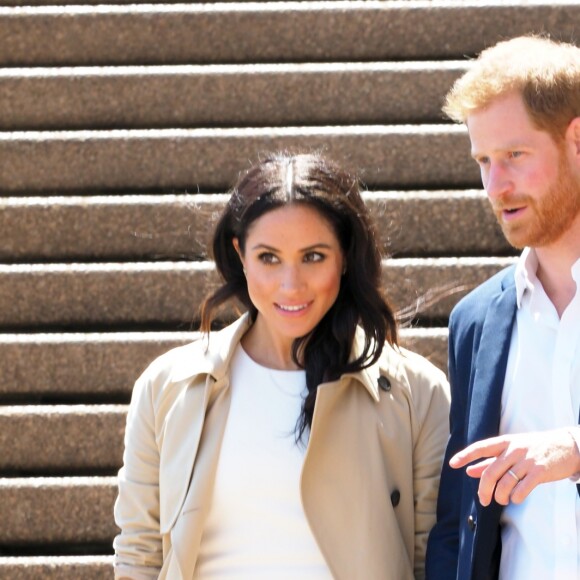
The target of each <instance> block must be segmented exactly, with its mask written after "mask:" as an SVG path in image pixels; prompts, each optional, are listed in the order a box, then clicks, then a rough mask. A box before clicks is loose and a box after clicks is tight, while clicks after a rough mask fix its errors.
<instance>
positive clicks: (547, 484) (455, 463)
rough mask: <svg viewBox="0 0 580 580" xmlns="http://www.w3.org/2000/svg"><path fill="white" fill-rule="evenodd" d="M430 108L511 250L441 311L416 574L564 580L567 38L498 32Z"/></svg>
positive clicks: (568, 473) (575, 89)
mask: <svg viewBox="0 0 580 580" xmlns="http://www.w3.org/2000/svg"><path fill="white" fill-rule="evenodd" d="M444 110H445V112H446V113H447V114H448V115H449V116H450V117H451V118H452V119H454V120H456V121H460V122H464V123H465V124H466V125H467V129H468V132H469V137H470V141H471V154H472V156H473V158H474V159H475V161H476V162H477V163H478V164H479V166H480V169H481V177H482V181H483V185H484V187H485V190H486V192H487V195H488V197H489V200H490V202H491V205H492V208H493V211H494V213H495V215H496V217H497V220H498V221H499V224H500V226H501V228H502V230H503V233H504V235H505V236H506V238H507V240H508V241H509V242H510V244H512V245H513V246H515V247H516V248H523V252H522V254H521V257H520V258H519V260H518V263H517V265H516V266H515V267H511V268H508V269H507V270H504V271H503V272H500V273H499V274H497V275H496V276H494V277H493V278H491V279H490V280H488V281H487V282H486V283H484V284H483V285H482V286H480V287H479V288H477V289H475V290H474V291H473V292H472V293H471V294H469V295H468V296H467V297H466V298H464V299H463V300H462V301H461V302H460V303H459V304H458V305H457V306H456V308H455V309H454V311H453V312H452V314H451V319H450V328H449V378H450V382H451V389H452V405H451V417H450V423H451V436H450V440H449V443H448V448H447V452H446V456H445V460H444V467H443V473H442V479H441V488H440V492H439V503H438V514H437V517H438V521H437V524H436V526H435V527H434V529H433V530H432V532H431V535H430V538H429V546H428V550H427V578H429V579H430V580H439V579H441V580H453V579H455V578H457V579H460V580H466V579H473V580H478V579H491V578H500V580H520V579H525V580H534V579H538V580H539V579H541V580H546V579H557V580H567V579H574V580H576V579H578V578H580V564H579V558H580V498H579V493H580V491H578V490H577V486H576V481H578V479H579V478H580V451H579V447H578V444H579V443H580V427H579V426H578V422H579V412H580V48H578V47H575V46H573V45H569V44H564V43H556V42H553V41H550V40H548V39H542V38H535V37H520V38H516V39H512V40H509V41H506V42H501V43H499V44H497V45H496V46H494V47H492V48H490V49H487V50H485V51H484V52H482V54H481V55H480V57H479V58H478V59H477V61H475V63H474V64H473V67H472V68H471V69H470V70H469V71H468V72H467V73H466V74H465V75H464V76H463V77H462V78H461V79H459V80H458V81H457V82H456V83H455V85H454V87H453V88H452V90H451V91H450V92H449V94H448V95H447V101H446V105H445V108H444ZM468 465H469V466H468ZM466 466H468V467H467V468H466ZM578 489H580V488H578Z"/></svg>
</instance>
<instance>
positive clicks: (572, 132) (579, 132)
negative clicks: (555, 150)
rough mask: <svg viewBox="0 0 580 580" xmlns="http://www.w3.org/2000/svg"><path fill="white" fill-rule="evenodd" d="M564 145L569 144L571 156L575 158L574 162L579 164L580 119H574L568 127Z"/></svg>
mask: <svg viewBox="0 0 580 580" xmlns="http://www.w3.org/2000/svg"><path fill="white" fill-rule="evenodd" d="M566 143H569V144H570V147H571V150H572V154H573V155H575V156H576V161H577V162H578V163H580V117H575V118H574V119H572V121H571V122H570V124H569V125H568V128H567V129H566Z"/></svg>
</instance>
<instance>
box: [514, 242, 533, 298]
mask: <svg viewBox="0 0 580 580" xmlns="http://www.w3.org/2000/svg"><path fill="white" fill-rule="evenodd" d="M537 271H538V257H537V256H536V252H535V251H534V249H533V248H524V251H523V252H522V254H521V256H520V257H519V260H518V262H517V264H516V271H515V273H514V277H515V282H516V299H517V304H518V308H521V306H522V300H523V297H524V294H525V292H526V290H527V291H528V292H533V290H534V284H535V283H536V282H537V280H538V277H537V276H536V272H537Z"/></svg>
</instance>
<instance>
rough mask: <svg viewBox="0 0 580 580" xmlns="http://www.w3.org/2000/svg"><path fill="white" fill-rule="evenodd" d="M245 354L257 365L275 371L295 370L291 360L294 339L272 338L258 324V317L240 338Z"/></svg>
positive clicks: (259, 323)
mask: <svg viewBox="0 0 580 580" xmlns="http://www.w3.org/2000/svg"><path fill="white" fill-rule="evenodd" d="M241 342H242V346H243V348H244V350H245V351H246V354H247V355H248V356H249V357H250V358H251V359H253V360H254V361H255V362H257V363H258V364H260V365H262V366H265V367H267V368H271V369H277V370H297V369H299V368H300V367H299V366H298V365H297V364H296V363H295V362H294V360H293V358H292V344H293V342H294V339H292V338H286V337H284V338H281V337H279V336H273V335H272V333H271V332H269V331H268V329H267V328H265V327H264V325H263V324H261V322H260V317H259V316H258V319H257V320H256V322H255V323H254V324H253V325H252V326H251V328H250V329H249V330H248V332H246V334H245V335H244V336H243V337H242V341H241Z"/></svg>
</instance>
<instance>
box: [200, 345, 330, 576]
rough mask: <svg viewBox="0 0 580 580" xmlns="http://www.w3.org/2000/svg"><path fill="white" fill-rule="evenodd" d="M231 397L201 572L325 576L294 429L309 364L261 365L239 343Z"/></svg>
mask: <svg viewBox="0 0 580 580" xmlns="http://www.w3.org/2000/svg"><path fill="white" fill-rule="evenodd" d="M231 389H232V393H231V395H232V399H231V407H230V411H229V415H228V421H227V425H226V428H225V433H224V439H223V443H222V448H221V453H220V457H219V462H218V468H217V474H216V481H215V488H214V493H213V499H212V504H211V507H210V512H209V516H208V519H207V522H206V526H205V528H204V533H203V537H202V541H201V548H200V554H199V558H198V562H197V566H196V571H195V575H194V578H195V579H196V580H225V579H226V578H227V579H228V580H257V579H263V580H266V579H267V580H290V579H292V580H295V579H297V578H300V579H301V580H302V579H304V580H321V579H325V580H328V579H330V578H332V575H331V574H330V571H329V569H328V566H327V565H326V562H325V561H324V558H323V557H322V554H321V552H320V549H319V548H318V545H317V543H316V540H315V539H314V536H313V535H312V532H311V531H310V528H309V526H308V523H307V521H306V517H305V515H304V510H303V509H302V504H301V501H300V474H301V471H302V464H303V461H304V452H305V449H304V446H303V445H297V444H296V442H295V435H294V430H295V427H296V420H297V418H298V415H299V413H300V409H301V405H302V396H303V395H304V393H305V391H306V378H305V373H304V371H280V370H273V369H269V368H266V367H262V366H260V365H259V364H257V363H256V362H254V361H253V360H252V359H251V358H250V357H249V356H248V355H247V354H246V353H245V352H244V350H243V348H242V347H241V346H238V347H237V349H236V352H235V353H234V356H233V360H232V381H231Z"/></svg>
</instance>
